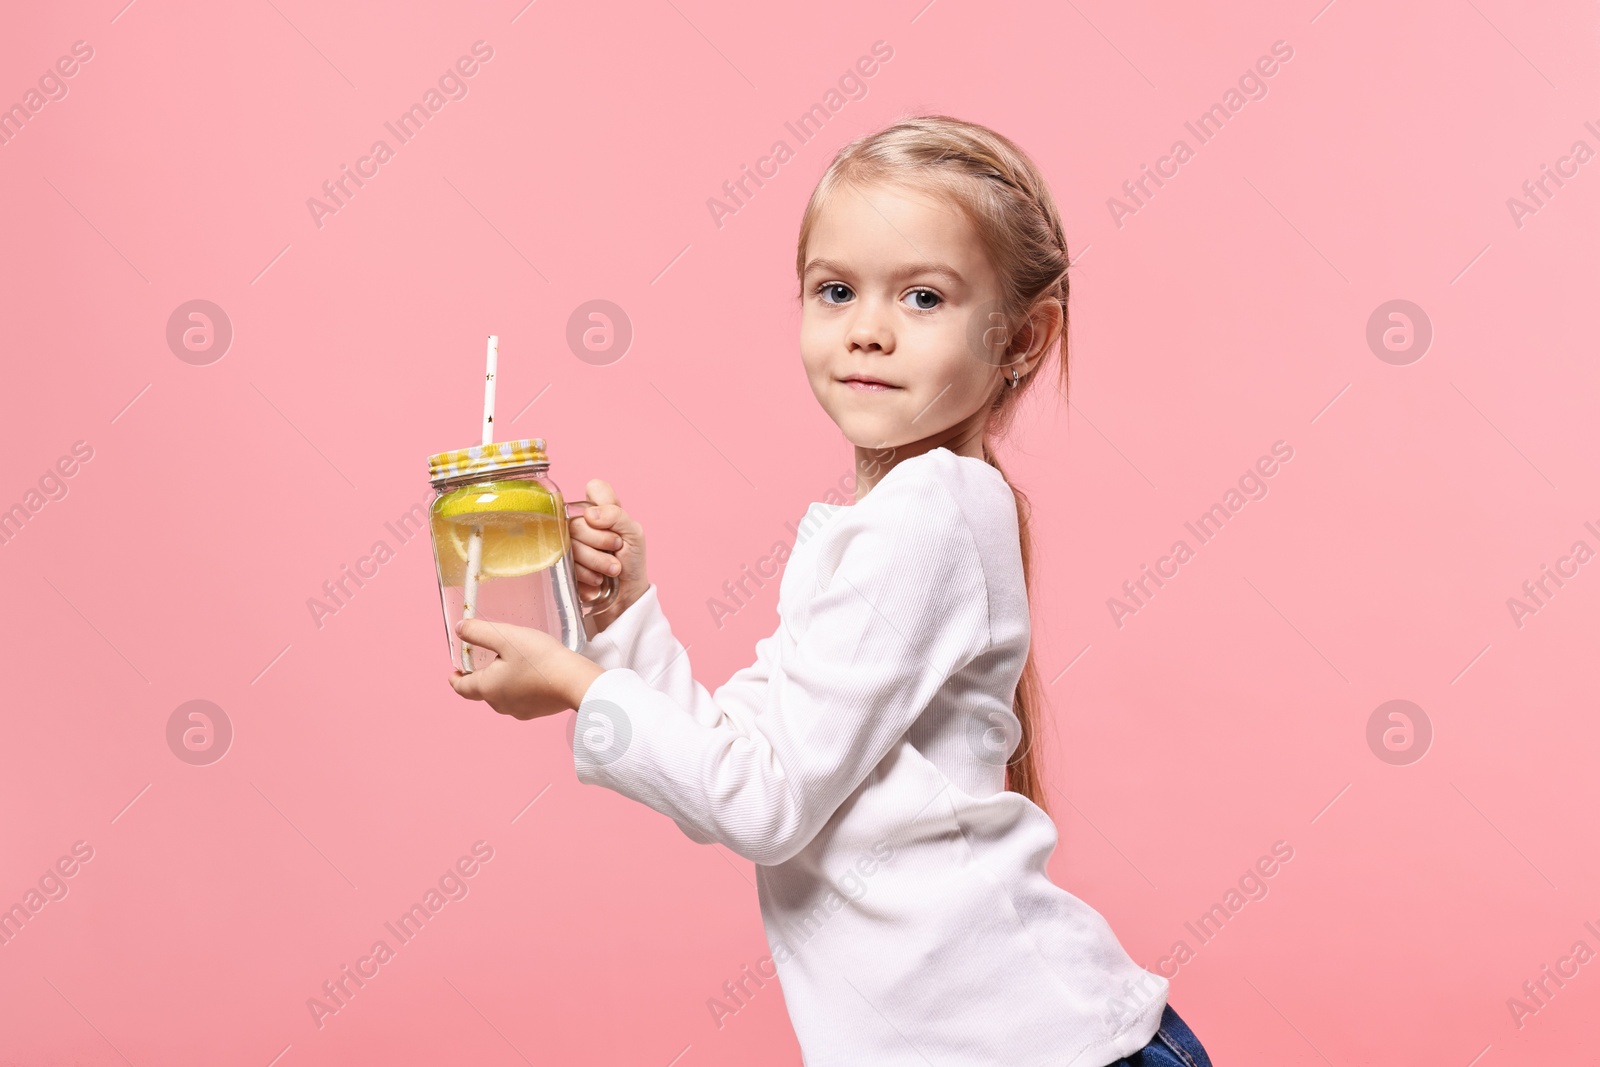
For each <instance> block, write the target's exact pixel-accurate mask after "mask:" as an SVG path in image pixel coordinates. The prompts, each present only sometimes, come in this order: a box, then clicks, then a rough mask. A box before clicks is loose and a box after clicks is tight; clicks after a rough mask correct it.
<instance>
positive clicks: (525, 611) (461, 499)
mask: <svg viewBox="0 0 1600 1067" xmlns="http://www.w3.org/2000/svg"><path fill="white" fill-rule="evenodd" d="M565 514H566V509H565V508H564V507H563V506H562V502H561V499H560V497H559V496H558V495H556V494H554V493H552V492H551V491H550V490H549V489H547V488H545V487H544V486H542V485H540V484H539V483H538V482H535V481H531V480H522V479H512V480H506V481H492V482H477V483H474V484H472V485H466V486H462V487H461V488H459V489H454V490H451V491H450V492H447V493H445V494H444V495H442V496H440V497H439V499H438V500H436V501H434V505H433V509H432V515H431V521H432V523H433V545H434V555H435V558H436V560H437V562H438V567H439V593H440V596H441V597H442V598H443V601H444V611H445V616H446V618H447V619H459V618H461V617H462V616H463V614H464V612H465V606H466V581H467V558H468V551H469V546H470V544H471V541H472V532H473V530H474V529H477V530H480V531H482V537H483V553H482V556H481V564H480V566H479V570H478V589H477V601H478V604H477V612H476V614H477V616H478V617H479V618H482V619H488V620H490V621H496V622H508V623H511V624H513V625H516V626H531V627H534V628H535V629H540V630H545V631H547V632H550V633H554V634H556V635H558V636H563V637H566V636H567V635H566V634H565V633H564V631H566V630H568V629H570V627H571V620H572V619H575V618H577V617H578V605H577V603H576V602H575V599H574V597H573V596H572V594H571V593H570V592H569V591H570V590H571V588H572V586H571V583H570V580H567V581H563V580H562V579H563V578H565V577H566V576H565V575H553V574H552V573H547V572H549V571H550V568H552V567H556V566H557V565H559V564H564V563H565V559H566V554H567V549H568V544H569V540H568V535H567V521H566V518H565ZM557 516H561V517H559V518H558V517H557ZM563 599H568V600H573V601H574V602H573V603H567V604H563V603H562V600H563ZM568 639H569V640H570V638H568ZM493 660H494V653H493V652H492V651H490V650H489V649H486V648H481V647H474V648H473V650H472V662H473V666H474V667H475V668H482V667H484V666H486V665H488V664H489V663H491V662H493Z"/></svg>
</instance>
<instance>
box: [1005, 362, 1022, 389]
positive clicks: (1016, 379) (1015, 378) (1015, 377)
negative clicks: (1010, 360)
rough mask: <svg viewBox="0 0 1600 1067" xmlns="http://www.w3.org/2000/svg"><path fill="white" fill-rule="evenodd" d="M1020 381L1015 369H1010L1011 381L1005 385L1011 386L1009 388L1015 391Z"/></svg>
mask: <svg viewBox="0 0 1600 1067" xmlns="http://www.w3.org/2000/svg"><path fill="white" fill-rule="evenodd" d="M1021 381H1022V375H1021V374H1020V373H1019V372H1018V371H1017V368H1015V367H1012V368H1011V381H1009V382H1007V383H1006V384H1007V385H1009V386H1011V388H1013V389H1015V388H1016V387H1017V384H1018V383H1019V382H1021Z"/></svg>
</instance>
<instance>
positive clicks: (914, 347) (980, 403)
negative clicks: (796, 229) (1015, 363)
mask: <svg viewBox="0 0 1600 1067" xmlns="http://www.w3.org/2000/svg"><path fill="white" fill-rule="evenodd" d="M801 293H802V299H801V316H800V358H801V360H802V362H803V363H804V364H805V369H806V377H807V378H808V379H809V380H810V382H811V390H812V392H814V393H815V394H816V396H817V401H818V402H819V403H821V405H822V407H823V410H824V411H826V412H827V413H828V417H829V418H831V419H833V421H834V422H835V423H837V424H838V426H839V429H840V430H841V431H843V433H844V436H845V437H846V438H847V439H848V440H849V441H850V443H851V444H853V445H855V446H856V447H857V448H865V449H877V448H899V447H900V446H903V445H910V444H926V447H927V448H936V447H939V446H940V445H942V444H945V443H946V442H947V441H950V440H952V439H955V438H958V437H961V436H963V435H967V436H970V435H971V431H972V429H973V425H974V422H976V430H977V433H978V434H981V433H982V432H983V423H982V421H981V420H982V419H983V418H984V417H985V416H986V413H987V410H988V407H989V405H990V403H991V402H992V400H993V398H994V396H995V393H996V392H997V391H998V389H999V388H1001V387H1002V386H1001V382H1002V378H1001V369H1000V368H999V367H997V366H996V360H995V358H994V357H993V356H992V355H989V354H987V353H985V352H984V351H983V349H982V348H981V346H980V345H978V344H975V343H974V338H973V336H972V334H973V331H972V329H970V328H969V327H971V326H972V325H973V324H974V323H981V322H982V319H983V317H984V316H986V315H987V312H988V310H989V309H991V308H992V307H994V306H995V302H996V301H997V300H998V299H999V296H1000V288H999V281H998V278H997V277H996V275H995V272H994V269H993V268H992V267H991V266H990V263H989V259H988V256H987V255H986V254H985V253H984V251H983V247H982V245H981V244H980V243H979V240H978V234H977V231H976V230H975V229H974V228H973V226H972V223H971V222H970V221H968V219H967V217H966V216H965V215H964V214H962V212H961V211H960V210H959V209H957V208H956V207H954V206H953V205H950V204H946V203H942V202H940V201H938V200H935V199H933V198H932V197H931V196H929V195H928V194H925V193H922V192H920V191H918V190H913V189H910V188H907V187H906V186H903V185H898V184H873V185H869V186H858V185H854V184H851V183H845V184H843V185H841V186H840V187H839V188H838V189H837V190H835V192H834V195H833V196H832V197H830V198H829V200H828V202H827V204H826V206H824V207H823V208H821V209H820V211H819V212H818V214H817V217H816V219H815V220H814V222H813V225H812V229H811V234H810V237H809V240H808V243H807V246H806V266H805V273H804V275H803V277H802V279H801ZM975 316H976V317H975ZM982 335H983V331H982V329H981V328H979V329H978V331H977V336H978V337H980V338H981V337H982ZM1019 366H1020V364H1019ZM1007 369H1008V370H1009V368H1007ZM1022 370H1023V371H1024V372H1026V370H1027V368H1026V367H1022ZM873 381H876V382H881V383H882V384H881V385H875V384H871V382H873ZM920 450H921V449H915V450H913V451H920Z"/></svg>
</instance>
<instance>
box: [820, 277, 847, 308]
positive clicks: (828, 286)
mask: <svg viewBox="0 0 1600 1067" xmlns="http://www.w3.org/2000/svg"><path fill="white" fill-rule="evenodd" d="M841 292H842V293H843V295H840V294H841ZM830 294H831V295H833V296H837V297H839V299H837V300H830V299H829V295H830ZM817 295H818V296H820V297H822V302H823V303H824V304H842V303H844V302H845V301H846V300H848V299H849V298H850V287H849V286H848V285H846V284H844V283H843V282H823V283H822V284H821V285H819V286H817Z"/></svg>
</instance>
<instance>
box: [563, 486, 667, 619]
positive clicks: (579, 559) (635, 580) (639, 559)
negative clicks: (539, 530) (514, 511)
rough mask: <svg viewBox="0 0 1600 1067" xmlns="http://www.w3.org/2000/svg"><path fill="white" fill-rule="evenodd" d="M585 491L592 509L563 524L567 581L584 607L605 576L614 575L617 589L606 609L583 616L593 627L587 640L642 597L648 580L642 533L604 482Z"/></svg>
mask: <svg viewBox="0 0 1600 1067" xmlns="http://www.w3.org/2000/svg"><path fill="white" fill-rule="evenodd" d="M585 489H587V491H588V498H589V499H590V500H592V501H594V503H595V505H596V506H595V507H592V508H585V509H584V512H583V514H582V515H576V516H573V518H572V519H571V520H570V522H569V523H568V528H569V530H570V532H571V534H572V541H573V548H572V563H573V576H574V577H576V578H577V579H578V585H579V586H580V588H579V590H578V596H579V598H581V599H582V600H583V601H585V602H586V603H587V602H588V601H591V600H593V599H594V598H595V597H597V596H599V595H600V581H601V579H602V578H603V577H604V576H605V575H612V576H615V577H616V579H617V583H618V585H619V586H620V588H619V589H618V590H617V599H616V600H615V601H614V602H613V603H612V605H611V606H610V607H609V608H607V609H606V610H605V611H599V612H595V613H594V614H593V615H590V616H589V617H588V618H589V619H590V620H591V621H592V623H593V626H592V627H591V628H590V630H589V634H588V636H590V637H593V636H594V635H595V634H597V633H599V632H600V631H601V630H604V629H605V628H606V627H607V626H609V625H611V623H612V622H613V621H614V620H615V619H616V618H617V617H618V616H619V615H621V614H622V613H623V612H624V611H627V610H628V609H629V608H630V607H632V606H633V603H634V601H636V600H638V599H639V598H640V597H641V596H643V595H644V592H645V590H646V589H648V588H650V579H649V578H647V577H645V568H644V529H643V528H642V527H640V525H639V524H638V523H637V522H636V521H634V518H633V516H631V515H629V514H628V513H627V512H626V511H623V510H622V505H621V504H620V503H619V502H618V500H617V494H616V492H615V490H613V489H612V488H611V486H610V484H609V483H607V482H603V481H601V480H600V479H599V478H595V479H593V480H591V481H590V482H589V484H588V485H587V486H585Z"/></svg>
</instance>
